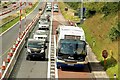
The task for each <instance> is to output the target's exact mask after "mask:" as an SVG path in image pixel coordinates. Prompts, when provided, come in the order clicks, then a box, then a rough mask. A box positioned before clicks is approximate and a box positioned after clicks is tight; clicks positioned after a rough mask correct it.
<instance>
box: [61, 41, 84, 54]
mask: <svg viewBox="0 0 120 80" xmlns="http://www.w3.org/2000/svg"><path fill="white" fill-rule="evenodd" d="M85 46H86V44H85V42H82V41H77V40H73V41H69V40H64V41H61V43H60V53H62V54H76V53H77V54H81V52H82V51H83V50H85Z"/></svg>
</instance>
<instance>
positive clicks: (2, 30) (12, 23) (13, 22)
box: [0, 2, 38, 34]
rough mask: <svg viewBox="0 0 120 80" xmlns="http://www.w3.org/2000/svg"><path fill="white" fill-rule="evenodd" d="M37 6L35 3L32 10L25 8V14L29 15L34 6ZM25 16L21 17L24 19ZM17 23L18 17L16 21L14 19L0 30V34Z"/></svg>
mask: <svg viewBox="0 0 120 80" xmlns="http://www.w3.org/2000/svg"><path fill="white" fill-rule="evenodd" d="M37 4H38V2H36V3H35V4H34V5H33V7H32V8H27V14H29V13H30V12H31V11H32V10H33V9H34V8H35V6H36V5H37ZM24 16H25V14H23V15H22V17H24ZM18 21H19V17H17V18H16V19H14V20H13V21H11V22H9V23H7V24H5V25H4V26H3V27H1V28H0V34H1V33H2V32H4V31H6V30H7V29H8V28H10V27H11V26H13V25H14V24H15V23H16V22H18Z"/></svg>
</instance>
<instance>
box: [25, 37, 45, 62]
mask: <svg viewBox="0 0 120 80" xmlns="http://www.w3.org/2000/svg"><path fill="white" fill-rule="evenodd" d="M26 48H27V52H26V53H27V57H26V60H32V59H36V60H45V59H46V58H45V50H46V48H47V46H46V43H45V41H42V40H36V39H28V41H27V46H26Z"/></svg>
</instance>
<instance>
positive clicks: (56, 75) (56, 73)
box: [54, 35, 58, 80]
mask: <svg viewBox="0 0 120 80" xmlns="http://www.w3.org/2000/svg"><path fill="white" fill-rule="evenodd" d="M54 58H55V78H56V80H58V69H57V65H56V63H57V62H56V60H57V57H56V36H55V35H54Z"/></svg>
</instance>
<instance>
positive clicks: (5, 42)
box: [0, 2, 43, 62]
mask: <svg viewBox="0 0 120 80" xmlns="http://www.w3.org/2000/svg"><path fill="white" fill-rule="evenodd" d="M42 5H43V2H40V3H39V4H38V6H37V7H36V8H35V10H34V11H33V12H32V13H31V14H30V15H28V16H27V17H26V19H27V20H26V24H27V25H28V24H29V23H30V22H31V21H32V19H33V18H34V17H35V16H36V14H37V13H38V12H39V8H40V7H42ZM19 25H20V24H19V23H17V24H15V25H14V26H13V27H12V28H11V29H10V30H9V31H7V32H6V33H4V34H3V35H1V36H0V41H1V44H0V45H2V46H0V48H1V49H0V56H1V55H3V56H2V59H4V57H6V56H5V55H6V53H5V52H6V51H7V50H8V49H9V48H10V47H12V45H13V44H14V42H15V40H16V38H17V37H18V34H19ZM24 26H25V21H24V19H23V20H22V27H21V31H23V30H24V29H25V27H24ZM0 58H1V57H0ZM0 62H1V61H0Z"/></svg>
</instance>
